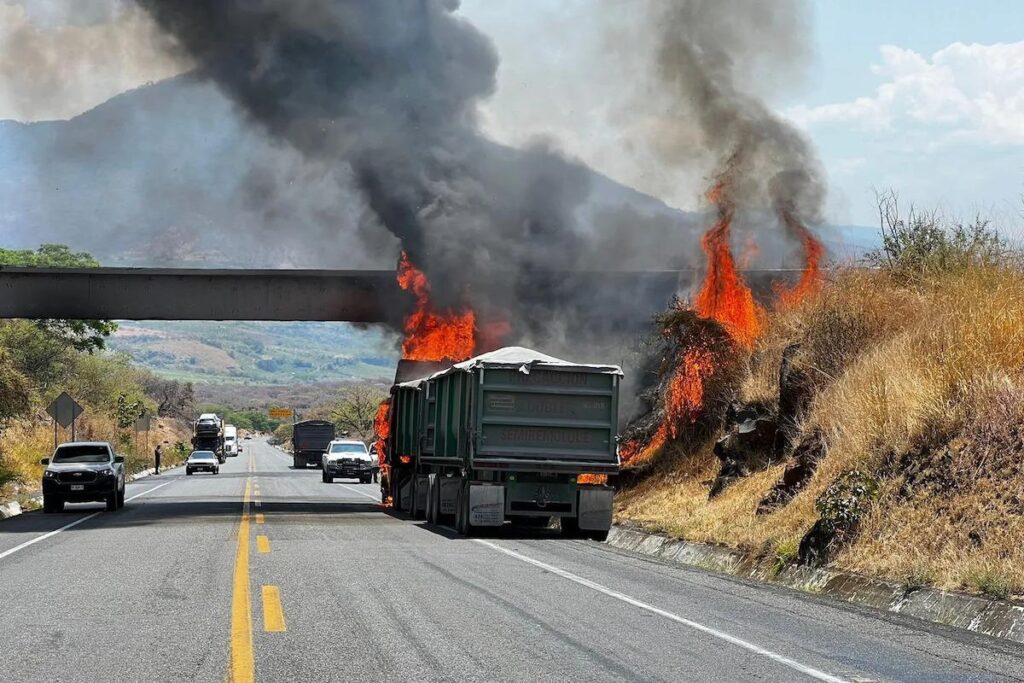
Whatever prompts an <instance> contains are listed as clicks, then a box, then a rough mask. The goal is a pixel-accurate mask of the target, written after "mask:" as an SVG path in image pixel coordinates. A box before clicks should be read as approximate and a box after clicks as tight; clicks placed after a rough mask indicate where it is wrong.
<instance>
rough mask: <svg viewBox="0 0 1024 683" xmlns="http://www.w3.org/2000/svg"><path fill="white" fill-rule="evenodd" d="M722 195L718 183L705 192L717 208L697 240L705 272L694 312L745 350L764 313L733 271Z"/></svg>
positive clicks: (729, 208)
mask: <svg viewBox="0 0 1024 683" xmlns="http://www.w3.org/2000/svg"><path fill="white" fill-rule="evenodd" d="M723 194H724V186H723V183H721V182H719V183H717V184H716V185H715V187H713V188H712V189H711V191H710V192H709V193H708V199H709V200H710V201H711V202H713V203H714V204H716V205H717V206H718V220H716V221H715V224H714V225H713V226H712V227H711V229H710V230H708V231H707V232H706V233H705V234H704V237H703V238H702V239H701V246H702V247H703V248H704V253H705V254H707V257H708V270H707V274H705V276H704V283H703V285H702V286H701V289H700V292H698V294H697V299H696V301H695V302H694V310H696V311H697V314H698V315H700V316H701V317H703V318H710V319H712V320H717V321H718V322H720V323H721V324H722V326H723V327H725V329H726V330H727V331H728V332H729V334H730V336H732V338H733V339H735V340H736V341H737V342H739V343H740V344H743V345H744V346H746V347H748V348H749V347H751V346H753V345H754V341H756V340H757V338H758V336H760V334H761V331H762V329H763V328H764V319H763V318H764V314H763V311H762V309H761V307H760V306H758V305H757V302H755V301H754V293H753V292H751V291H750V287H748V286H747V284H746V283H745V282H744V281H743V278H742V277H741V276H740V274H739V271H737V269H736V261H735V259H733V255H732V247H731V245H730V244H729V237H730V233H731V226H732V216H733V209H732V206H731V205H730V203H729V202H728V201H727V200H726V199H725V198H724V196H723Z"/></svg>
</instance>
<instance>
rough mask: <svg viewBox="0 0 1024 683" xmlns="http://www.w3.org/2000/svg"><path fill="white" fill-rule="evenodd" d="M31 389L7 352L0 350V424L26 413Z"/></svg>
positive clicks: (29, 404)
mask: <svg viewBox="0 0 1024 683" xmlns="http://www.w3.org/2000/svg"><path fill="white" fill-rule="evenodd" d="M30 397H31V387H30V385H29V381H28V379H27V378H26V377H25V375H23V374H21V373H20V372H18V369H17V368H16V367H14V363H12V362H11V358H10V356H9V355H8V354H7V352H6V351H5V350H4V349H3V348H0V422H3V421H6V420H9V419H11V418H12V417H18V416H20V415H24V414H25V413H27V412H28V411H29V409H30V407H31V402H30V401H31V398H30Z"/></svg>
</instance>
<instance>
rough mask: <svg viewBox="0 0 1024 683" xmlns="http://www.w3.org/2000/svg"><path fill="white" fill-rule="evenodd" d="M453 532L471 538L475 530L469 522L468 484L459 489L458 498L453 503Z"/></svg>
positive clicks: (465, 483)
mask: <svg viewBox="0 0 1024 683" xmlns="http://www.w3.org/2000/svg"><path fill="white" fill-rule="evenodd" d="M455 531H457V532H458V533H460V534H462V535H463V536H466V537H467V538H468V537H470V536H472V535H473V534H474V533H475V532H476V528H475V527H474V526H473V524H472V523H471V522H470V521H469V483H468V482H464V483H463V484H462V486H461V487H460V488H459V497H458V500H457V501H456V503H455Z"/></svg>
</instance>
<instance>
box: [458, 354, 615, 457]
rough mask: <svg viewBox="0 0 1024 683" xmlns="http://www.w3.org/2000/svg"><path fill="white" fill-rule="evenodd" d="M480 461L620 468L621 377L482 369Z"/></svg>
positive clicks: (572, 370)
mask: <svg viewBox="0 0 1024 683" xmlns="http://www.w3.org/2000/svg"><path fill="white" fill-rule="evenodd" d="M475 374H476V375H477V377H476V379H477V401H476V406H477V410H476V432H477V435H478V438H477V443H476V453H475V458H476V459H477V460H478V461H479V460H487V459H502V460H508V459H521V460H534V461H536V460H550V461H560V462H579V463H583V464H586V463H590V464H595V465H598V464H599V465H614V464H615V463H616V462H617V458H616V454H615V432H616V427H617V415H618V391H619V377H618V375H615V374H611V373H607V372H598V371H593V370H588V369H586V368H567V369H561V368H558V369H554V368H551V369H548V368H544V369H541V368H535V369H533V370H532V371H531V372H529V373H524V372H521V371H520V370H518V369H491V368H477V369H476V371H475Z"/></svg>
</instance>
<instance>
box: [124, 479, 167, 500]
mask: <svg viewBox="0 0 1024 683" xmlns="http://www.w3.org/2000/svg"><path fill="white" fill-rule="evenodd" d="M173 483H174V482H172V481H165V482H164V483H162V484H158V485H156V486H154V487H153V488H151V489H146V490H145V491H143V492H142V493H136V494H135V495H134V496H132V497H131V498H125V499H124V502H126V503H130V502H131V501H133V500H135V499H136V498H142V497H143V496H145V495H148V494H150V493H153V491H156V490H157V489H162V488H163V487H165V486H167V485H168V484H173Z"/></svg>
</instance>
